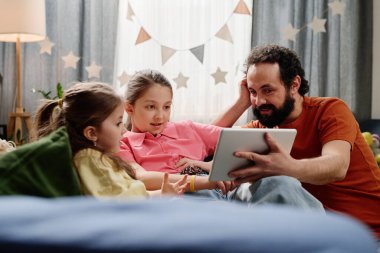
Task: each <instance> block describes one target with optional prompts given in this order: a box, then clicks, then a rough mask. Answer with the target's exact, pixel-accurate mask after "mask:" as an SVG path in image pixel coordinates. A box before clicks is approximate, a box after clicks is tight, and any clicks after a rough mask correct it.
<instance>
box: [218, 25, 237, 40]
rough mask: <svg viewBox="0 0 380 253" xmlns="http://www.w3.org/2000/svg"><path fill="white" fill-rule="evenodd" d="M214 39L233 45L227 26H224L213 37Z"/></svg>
mask: <svg viewBox="0 0 380 253" xmlns="http://www.w3.org/2000/svg"><path fill="white" fill-rule="evenodd" d="M215 36H216V37H218V38H220V39H222V40H226V41H229V42H231V43H232V44H233V43H234V42H233V40H232V36H231V33H230V29H228V26H227V24H225V25H224V26H223V27H222V28H221V29H220V30H219V31H218V32H217V33H216V35H215Z"/></svg>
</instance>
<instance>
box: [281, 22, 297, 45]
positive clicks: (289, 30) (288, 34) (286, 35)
mask: <svg viewBox="0 0 380 253" xmlns="http://www.w3.org/2000/svg"><path fill="white" fill-rule="evenodd" d="M282 32H283V36H282V38H283V39H284V40H292V41H295V40H296V35H297V33H298V32H299V29H296V28H294V27H293V26H292V24H290V23H289V24H288V26H287V27H285V29H284V30H283V31H282Z"/></svg>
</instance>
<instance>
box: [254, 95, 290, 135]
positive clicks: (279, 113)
mask: <svg viewBox="0 0 380 253" xmlns="http://www.w3.org/2000/svg"><path fill="white" fill-rule="evenodd" d="M260 109H270V110H272V114H270V115H262V114H261V113H260ZM293 109H294V98H292V97H291V96H290V95H289V94H287V95H286V97H285V101H284V103H283V104H282V106H281V107H280V108H279V109H277V108H276V107H274V105H271V104H265V105H261V106H259V107H256V108H253V114H254V115H255V116H256V118H257V119H258V120H259V122H260V123H261V124H262V125H264V126H266V127H269V128H272V127H274V126H278V125H280V124H281V123H282V122H283V121H284V120H285V119H286V118H287V117H288V116H289V114H290V113H291V112H292V111H293Z"/></svg>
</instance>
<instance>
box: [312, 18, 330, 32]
mask: <svg viewBox="0 0 380 253" xmlns="http://www.w3.org/2000/svg"><path fill="white" fill-rule="evenodd" d="M325 24H326V19H320V18H317V17H314V18H313V21H312V22H311V23H310V24H308V26H309V27H311V29H313V31H314V32H326V28H325Z"/></svg>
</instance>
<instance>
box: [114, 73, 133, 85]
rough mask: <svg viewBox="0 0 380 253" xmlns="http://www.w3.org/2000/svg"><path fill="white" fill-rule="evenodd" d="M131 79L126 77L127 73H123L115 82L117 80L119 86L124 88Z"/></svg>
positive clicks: (128, 76)
mask: <svg viewBox="0 0 380 253" xmlns="http://www.w3.org/2000/svg"><path fill="white" fill-rule="evenodd" d="M131 77H132V76H130V75H128V74H127V72H125V71H123V73H122V74H121V75H120V76H118V78H117V80H119V82H120V86H124V85H126V84H127V83H128V81H129V79H130V78H131Z"/></svg>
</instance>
